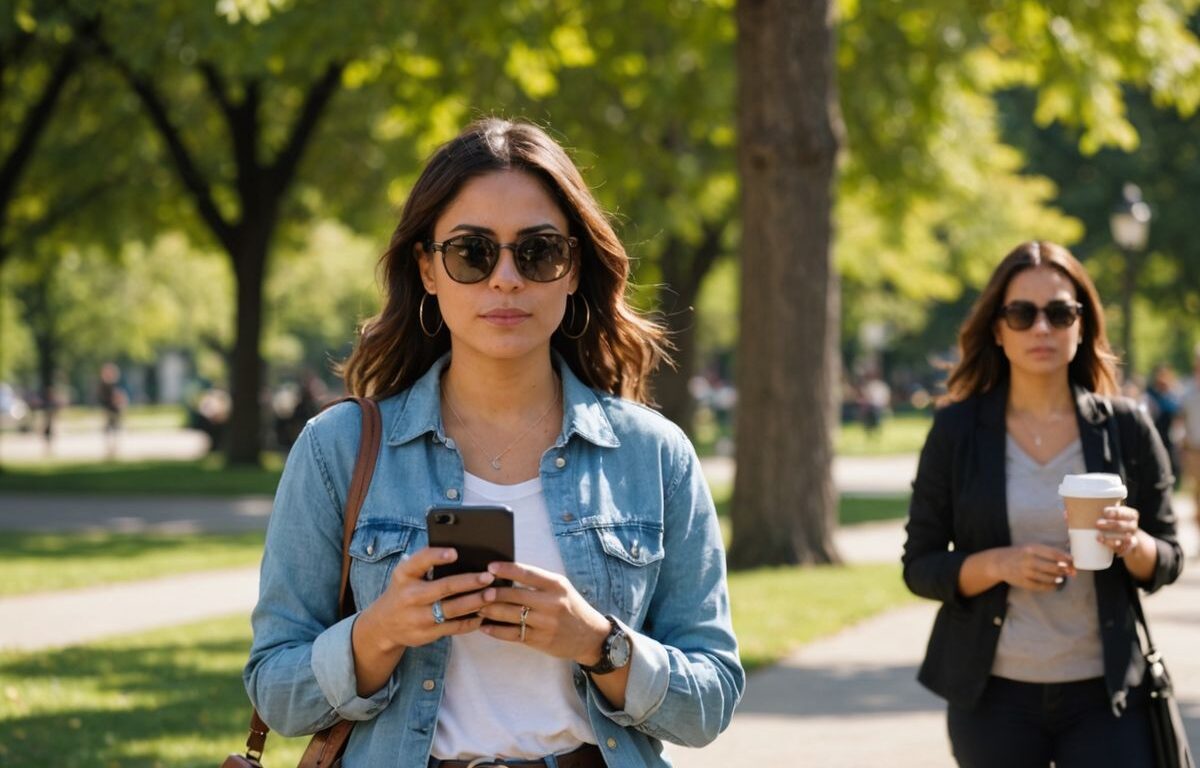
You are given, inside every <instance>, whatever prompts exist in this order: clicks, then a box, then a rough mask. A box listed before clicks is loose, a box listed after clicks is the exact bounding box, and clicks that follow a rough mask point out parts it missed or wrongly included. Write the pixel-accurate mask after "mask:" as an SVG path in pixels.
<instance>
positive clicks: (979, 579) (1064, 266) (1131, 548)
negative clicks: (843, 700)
mask: <svg viewBox="0 0 1200 768" xmlns="http://www.w3.org/2000/svg"><path fill="white" fill-rule="evenodd" d="M959 352H960V361H959V363H958V364H957V366H956V367H955V368H954V369H953V371H952V372H951V373H950V378H949V380H948V381H947V389H948V394H947V397H946V400H947V401H948V404H947V405H946V406H945V407H944V408H942V409H941V410H939V411H938V412H937V414H936V415H935V416H934V422H933V427H932V428H931V429H930V432H929V436H928V438H927V439H926V441H925V447H924V449H923V450H922V452H921V459H920V463H919V466H918V469H917V477H916V481H915V482H914V483H913V496H912V502H911V506H910V508H909V520H908V527H907V531H908V540H907V542H906V544H905V548H904V558H903V560H904V579H905V581H906V583H907V584H908V586H909V588H910V589H911V590H912V591H913V592H915V593H916V594H918V595H921V596H922V597H928V598H931V599H934V600H939V601H941V602H942V607H941V609H940V610H939V611H938V615H937V619H936V621H935V623H934V627H933V634H932V637H931V638H930V640H929V648H928V651H927V653H926V656H925V661H924V663H923V664H922V666H921V671H920V674H919V679H920V681H921V682H922V683H923V684H924V685H925V686H926V687H928V688H929V689H930V690H932V691H933V692H934V693H937V694H938V695H940V696H942V697H943V698H945V699H946V700H947V701H948V703H949V708H948V723H949V732H950V741H951V746H952V748H953V752H954V756H955V758H956V760H957V761H958V763H959V765H962V766H969V767H971V768H983V767H987V766H996V768H1001V767H1003V768H1026V767H1028V768H1033V767H1035V766H1040V767H1045V766H1049V765H1050V764H1051V761H1053V762H1054V764H1055V765H1056V766H1058V768H1072V767H1073V766H1096V765H1121V766H1128V767H1131V766H1147V767H1148V766H1150V765H1151V764H1152V760H1153V754H1152V751H1151V741H1150V731H1149V721H1148V716H1147V711H1146V709H1147V708H1146V703H1147V696H1148V694H1147V691H1146V688H1145V686H1144V685H1142V682H1143V680H1144V679H1145V661H1144V659H1143V657H1142V654H1141V653H1139V651H1138V638H1137V635H1136V633H1135V626H1136V625H1135V620H1134V616H1135V613H1134V605H1133V601H1135V600H1137V599H1138V597H1137V593H1136V589H1137V588H1139V587H1140V588H1141V589H1142V590H1145V591H1146V592H1153V591H1155V590H1157V589H1159V588H1160V587H1162V586H1164V585H1166V584H1170V583H1171V582H1173V581H1175V580H1176V579H1177V578H1178V577H1179V574H1180V571H1181V570H1182V568H1183V557H1182V552H1181V549H1180V546H1179V542H1178V540H1177V538H1176V535H1175V517H1174V515H1173V514H1172V512H1171V504H1170V491H1171V472H1170V465H1169V463H1168V461H1167V457H1166V454H1165V452H1164V450H1163V447H1162V443H1161V442H1160V441H1159V439H1158V435H1157V433H1156V432H1155V429H1154V427H1153V425H1152V424H1151V423H1150V421H1149V419H1148V417H1147V416H1146V414H1145V413H1144V411H1142V410H1140V409H1138V408H1137V407H1136V405H1135V404H1134V403H1133V402H1132V401H1129V400H1127V399H1125V398H1119V397H1116V396H1115V394H1116V392H1117V381H1116V374H1115V367H1114V366H1115V362H1116V358H1115V356H1114V355H1113V354H1112V352H1111V351H1110V349H1109V345H1108V338H1107V336H1106V335H1105V330H1104V310H1103V307H1102V306H1101V304H1100V297H1099V295H1098V294H1097V292H1096V289H1095V286H1094V285H1093V284H1092V281H1091V279H1090V278H1089V277H1088V275H1087V272H1086V271H1085V270H1084V268H1083V265H1082V264H1080V263H1079V262H1078V261H1077V260H1076V259H1075V257H1074V256H1072V255H1071V253H1070V252H1069V251H1067V249H1065V248H1063V247H1062V246H1059V245H1055V244H1053V243H1048V242H1044V241H1034V242H1028V243H1024V244H1022V245H1020V246H1018V247H1017V248H1016V249H1015V250H1013V251H1012V252H1011V253H1009V254H1008V256H1007V257H1005V259H1004V260H1003V261H1002V262H1001V263H1000V265H999V266H998V267H997V268H996V270H995V272H994V273H993V274H992V277H991V279H990V280H989V282H988V284H987V286H986V287H985V288H984V290H983V293H982V295H981V296H980V298H979V300H978V301H977V302H976V303H975V306H974V307H973V308H972V310H971V313H970V315H969V316H968V317H967V319H966V322H965V323H964V324H963V326H962V330H961V332H960V334H959ZM1083 472H1105V473H1115V474H1119V475H1121V476H1122V478H1123V481H1124V484H1125V486H1126V487H1127V496H1126V499H1125V502H1124V503H1123V504H1116V505H1113V506H1110V507H1108V508H1106V509H1105V510H1104V516H1103V517H1102V519H1101V520H1100V521H1099V523H1098V525H1097V527H1098V530H1099V533H1098V534H1097V536H1098V537H1099V539H1100V541H1101V542H1102V543H1103V545H1104V546H1106V547H1107V548H1108V549H1110V550H1111V551H1112V552H1113V553H1115V555H1116V560H1115V561H1114V563H1113V565H1111V566H1110V567H1108V568H1107V569H1104V570H1095V571H1090V570H1083V569H1082V568H1076V564H1075V562H1074V561H1073V560H1072V557H1071V553H1070V551H1069V547H1068V535H1067V524H1066V520H1065V519H1064V512H1063V503H1062V500H1061V499H1060V498H1059V495H1058V488H1059V484H1060V481H1062V479H1063V477H1064V476H1065V475H1075V474H1079V473H1083Z"/></svg>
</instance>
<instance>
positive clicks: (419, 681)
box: [245, 119, 745, 768]
mask: <svg viewBox="0 0 1200 768" xmlns="http://www.w3.org/2000/svg"><path fill="white" fill-rule="evenodd" d="M381 266H382V275H383V280H384V284H385V292H386V296H385V304H384V307H383V310H382V312H381V313H380V314H379V315H377V316H376V317H374V318H372V319H370V320H368V321H367V322H366V323H365V324H364V325H363V327H362V330H361V335H360V338H359V341H358V344H357V346H356V348H355V350H354V351H353V353H352V355H351V356H350V358H349V360H348V361H347V362H346V363H345V364H344V367H343V375H344V378H345V381H346V386H347V389H348V390H349V391H350V392H351V393H353V394H356V395H364V396H369V397H372V398H375V399H377V400H378V401H379V405H380V409H381V412H382V417H383V446H382V450H381V452H380V455H379V459H378V463H377V465H376V470H375V475H374V479H373V481H372V483H371V486H370V489H369V492H368V495H367V498H366V502H365V504H364V506H363V508H362V512H361V515H360V518H359V521H358V524H357V527H356V529H355V531H354V533H353V537H352V540H351V544H350V553H351V555H352V557H353V563H352V566H351V569H350V583H351V586H352V588H353V595H354V601H355V604H356V605H357V607H358V612H357V613H355V614H354V615H352V616H350V617H349V618H348V619H345V620H343V621H340V622H338V621H337V620H336V618H337V610H336V602H337V591H338V579H339V569H340V562H341V538H342V528H341V519H340V515H341V512H340V510H341V507H342V503H343V501H344V500H345V498H346V494H347V486H348V484H349V480H350V474H351V469H352V468H353V465H354V460H355V453H356V449H357V445H358V440H359V432H360V419H359V413H358V410H357V408H355V407H354V406H352V405H349V404H347V405H341V406H336V407H334V408H332V409H330V410H328V411H326V412H325V413H323V414H321V415H320V416H318V417H317V418H315V419H313V420H312V421H311V422H310V423H309V424H308V425H307V427H306V428H305V430H304V431H303V433H302V434H301V436H300V439H299V441H298V442H297V444H296V447H295V448H294V449H293V451H292V453H291V454H290V455H289V457H288V463H287V467H286V469H285V471H284V475H283V478H282V480H281V482H280V487H279V491H278V493H277V496H276V502H275V509H274V512H273V513H272V517H271V522H270V527H269V529H268V534H267V546H266V552H265V555H264V561H263V569H262V586H261V594H260V599H259V604H258V607H257V609H256V611H255V614H254V645H253V648H252V651H251V656H250V661H249V663H248V664H247V667H246V674H245V679H246V687H247V691H248V692H249V694H250V697H251V700H252V701H253V702H254V703H255V705H256V706H257V707H258V711H259V712H260V713H261V715H262V716H263V718H264V719H265V720H266V722H267V723H268V724H269V725H270V726H271V727H273V728H276V729H278V730H280V731H282V732H284V733H292V734H299V733H311V732H315V731H317V730H319V729H321V728H324V727H326V726H328V725H330V724H331V723H333V722H334V721H336V720H338V719H345V720H351V721H356V726H355V728H354V730H353V733H352V735H351V737H350V741H349V745H348V747H347V749H346V753H345V764H346V765H349V766H359V765H362V766H366V765H370V766H381V765H400V766H414V765H426V764H428V765H429V766H438V767H439V768H458V767H459V766H466V765H468V764H471V765H480V764H485V765H490V764H492V763H493V762H497V761H506V762H505V763H504V764H512V765H528V766H541V765H549V766H553V765H558V766H565V767H578V768H589V767H593V766H594V767H599V766H604V765H608V766H661V765H667V764H668V763H667V762H666V760H665V759H664V758H663V757H662V755H661V752H662V745H661V743H660V742H661V741H663V740H666V741H671V742H674V743H678V744H687V745H691V746H698V745H702V744H705V743H707V742H709V741H711V740H712V739H714V738H715V737H716V736H717V734H718V733H720V732H721V730H723V729H724V728H725V727H726V726H727V725H728V723H729V720H730V717H731V715H732V713H733V708H734V706H735V705H736V703H737V701H738V700H739V698H740V697H741V694H742V691H743V688H744V683H745V677H744V673H743V670H742V668H741V666H740V663H739V660H738V654H737V644H736V641H735V638H734V635H733V631H732V627H731V624H730V615H729V599H728V593H727V585H726V578H725V558H724V552H723V547H722V541H721V535H720V530H719V528H718V525H717V518H716V514H715V511H714V508H713V503H712V499H711V497H710V495H709V492H708V488H707V486H706V484H705V480H704V477H703V475H702V474H701V471H700V464H699V461H698V459H697V458H696V454H695V452H694V450H693V448H692V446H691V444H690V443H689V442H688V440H687V438H686V437H685V436H684V434H683V433H682V432H681V431H680V430H679V429H678V428H677V427H675V426H674V425H672V424H671V423H670V422H668V421H666V420H665V419H663V418H662V417H661V416H660V415H659V414H657V413H656V412H654V411H652V410H650V409H649V408H647V407H646V406H645V405H644V403H645V402H646V400H647V399H648V384H649V376H650V374H651V372H652V371H653V370H654V368H655V367H656V366H657V365H658V364H659V362H660V361H662V360H663V358H664V357H665V354H664V349H663V346H664V342H663V331H662V329H661V328H660V327H659V326H658V325H657V324H655V323H653V322H652V321H650V320H648V319H646V318H645V317H643V316H641V315H640V314H639V313H637V312H636V311H635V310H634V309H633V308H631V306H630V305H629V303H628V302H627V298H626V292H627V288H628V286H627V278H628V273H629V260H628V257H627V255H626V253H625V250H624V248H623V246H622V245H621V242H620V241H619V239H618V238H617V236H616V234H615V232H614V231H613V229H612V227H611V225H610V224H609V223H608V221H607V219H606V217H605V215H604V213H603V212H602V210H601V208H600V206H599V204H598V203H597V202H596V200H595V198H594V197H593V196H592V194H591V192H590V191H589V189H588V187H587V185H586V184H585V183H584V181H583V178H582V176H581V175H580V173H579V171H578V169H577V168H576V167H575V165H574V164H573V163H572V161H571V160H570V158H569V157H568V156H567V154H566V153H565V152H564V151H563V149H562V148H561V147H560V146H559V145H558V144H557V143H555V142H554V140H552V139H551V138H550V137H549V136H548V135H547V134H546V133H545V132H544V131H542V130H541V129H539V128H537V127H535V126H533V125H529V124H526V123H519V122H516V123H514V122H507V121H503V120H498V119H488V120H482V121H480V122H477V123H475V124H473V125H471V126H469V127H468V128H467V129H466V130H464V131H463V132H462V133H461V134H460V135H459V136H458V137H457V138H455V139H453V140H452V141H450V142H449V143H447V144H446V145H444V146H443V147H441V148H440V149H439V150H437V151H436V152H435V153H434V155H433V156H432V158H431V159H430V160H429V162H428V164H427V165H426V166H425V168H424V170H423V172H422V173H421V175H420V177H419V178H418V179H417V181H416V183H415V185H414V186H413V189H412V191H411V193H410V195H409V198H408V201H407V202H406V204H405V206H404V209H403V211H402V213H401V215H400V221H399V224H398V226H397V227H396V230H395V232H394V234H393V235H392V238H391V243H390V245H389V247H388V249H387V251H386V252H385V254H384V255H383V257H382V260H381ZM460 506H461V507H464V509H463V515H462V518H461V520H460V519H459V518H458V517H455V516H454V515H453V514H446V512H447V510H450V511H451V512H452V511H453V510H454V509H455V508H457V507H460ZM474 506H491V507H507V508H510V509H511V510H512V512H513V514H512V519H513V540H514V542H515V552H514V558H513V562H504V561H496V562H491V563H480V564H479V565H478V567H475V566H474V565H473V566H472V568H470V569H468V570H467V572H465V573H457V574H453V575H448V576H443V577H441V578H436V579H433V580H429V579H427V575H428V574H430V573H431V572H432V570H433V569H434V568H436V567H439V566H447V565H450V564H453V563H454V561H455V560H456V559H457V558H459V557H460V556H462V555H463V553H462V552H458V551H456V550H455V548H453V547H431V546H426V544H427V541H428V538H427V527H426V512H427V511H428V510H431V509H433V508H437V509H439V510H440V512H441V514H442V516H441V517H439V518H437V520H438V522H439V523H451V522H456V523H458V524H459V525H463V526H465V525H468V524H470V521H469V520H468V518H469V517H470V514H469V510H467V509H466V508H465V507H474ZM431 519H433V518H432V517H431ZM491 519H492V520H493V523H491V524H493V525H497V524H499V525H502V524H503V523H502V522H501V523H496V522H494V521H495V520H496V519H497V518H495V516H492V518H491ZM476 533H478V531H476ZM451 570H453V569H451ZM441 572H443V571H442V570H440V569H439V573H441ZM507 582H513V583H512V585H511V586H509V585H507Z"/></svg>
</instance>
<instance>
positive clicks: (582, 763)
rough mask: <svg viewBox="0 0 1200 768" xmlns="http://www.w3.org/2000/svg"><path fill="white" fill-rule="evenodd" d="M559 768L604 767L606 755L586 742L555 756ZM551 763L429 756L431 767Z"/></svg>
mask: <svg viewBox="0 0 1200 768" xmlns="http://www.w3.org/2000/svg"><path fill="white" fill-rule="evenodd" d="M554 760H555V762H556V763H557V764H558V768H604V756H603V755H601V754H600V748H599V747H597V746H596V745H595V744H584V745H583V746H582V747H580V748H579V749H574V750H572V751H570V752H565V753H563V754H561V755H555V756H554ZM547 765H550V763H548V762H546V760H545V759H540V760H503V759H501V758H492V759H488V758H480V759H478V760H438V759H436V758H432V757H431V758H429V768H468V767H469V768H491V766H497V767H498V768H546V766H547Z"/></svg>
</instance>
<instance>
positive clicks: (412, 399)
mask: <svg viewBox="0 0 1200 768" xmlns="http://www.w3.org/2000/svg"><path fill="white" fill-rule="evenodd" d="M551 355H552V357H553V363H554V367H555V369H556V370H557V371H558V374H559V377H560V378H561V379H562V389H563V392H562V395H563V423H562V430H561V432H560V433H559V437H558V440H557V441H556V443H555V445H557V446H563V445H566V443H567V441H568V440H570V438H571V436H572V435H579V436H580V437H582V438H583V439H584V440H587V441H588V442H590V443H592V444H594V445H596V446H599V447H601V448H616V447H617V446H619V445H620V444H621V442H620V441H619V440H618V439H617V436H616V433H615V432H613V428H612V424H611V423H609V420H608V416H607V415H606V414H605V412H604V407H603V406H602V405H601V404H600V399H599V398H598V397H597V396H596V393H595V392H594V391H592V389H591V388H589V387H588V386H587V385H586V384H584V383H583V382H582V381H580V380H579V379H578V378H577V377H576V376H575V373H574V372H573V371H572V370H571V366H569V365H567V363H566V361H565V360H563V359H562V357H561V356H560V355H559V354H558V353H557V352H552V353H551ZM449 364H450V353H449V352H447V353H446V354H444V355H442V356H441V357H440V358H438V360H437V362H435V363H434V364H433V365H431V366H430V367H429V370H428V371H426V372H425V374H424V375H423V376H421V378H419V379H417V381H416V383H414V384H413V385H412V386H411V387H410V388H409V389H408V391H407V392H405V393H402V394H401V395H398V398H400V400H401V402H400V404H399V407H398V408H397V409H396V411H395V414H396V415H395V416H394V417H393V418H392V423H391V429H390V430H389V431H388V438H387V442H388V445H402V444H404V443H407V442H410V441H412V440H415V439H417V438H418V437H420V436H422V435H425V434H427V433H429V432H433V433H434V435H435V436H436V437H437V439H439V440H442V441H445V440H446V433H445V430H444V429H443V427H442V408H441V391H440V390H441V386H440V384H441V379H442V372H443V371H445V369H446V366H448V365H449Z"/></svg>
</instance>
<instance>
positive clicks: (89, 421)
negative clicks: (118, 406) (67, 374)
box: [56, 405, 187, 432]
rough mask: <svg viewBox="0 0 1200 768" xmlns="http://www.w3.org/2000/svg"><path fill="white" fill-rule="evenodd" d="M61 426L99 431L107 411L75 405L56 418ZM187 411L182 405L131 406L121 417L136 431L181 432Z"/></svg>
mask: <svg viewBox="0 0 1200 768" xmlns="http://www.w3.org/2000/svg"><path fill="white" fill-rule="evenodd" d="M56 419H57V422H58V427H59V428H60V429H62V430H64V431H67V432H89V431H99V430H100V428H101V426H102V425H103V424H104V412H103V411H102V410H101V409H100V407H99V406H82V405H73V406H70V407H67V408H64V409H62V410H61V411H59V412H58V414H57V415H56ZM186 423H187V409H186V408H184V407H183V406H182V405H132V406H130V407H129V408H127V409H126V410H125V413H124V414H122V416H121V426H122V428H124V429H128V430H131V431H134V432H137V431H142V430H162V429H182V428H183V427H184V425H185V424H186Z"/></svg>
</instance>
